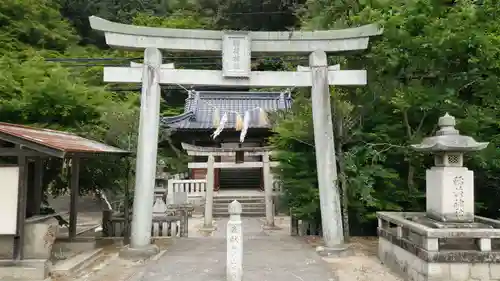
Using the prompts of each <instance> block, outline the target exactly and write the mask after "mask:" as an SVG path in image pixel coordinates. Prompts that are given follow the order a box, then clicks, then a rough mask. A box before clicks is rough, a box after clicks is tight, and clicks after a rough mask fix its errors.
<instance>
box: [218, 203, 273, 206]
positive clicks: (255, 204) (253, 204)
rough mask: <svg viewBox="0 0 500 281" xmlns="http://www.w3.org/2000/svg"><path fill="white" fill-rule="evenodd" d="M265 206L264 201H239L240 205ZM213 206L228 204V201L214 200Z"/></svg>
mask: <svg viewBox="0 0 500 281" xmlns="http://www.w3.org/2000/svg"><path fill="white" fill-rule="evenodd" d="M261 205H262V206H265V205H266V202H244V203H241V206H243V207H245V206H248V207H252V206H261ZM214 206H229V202H214Z"/></svg>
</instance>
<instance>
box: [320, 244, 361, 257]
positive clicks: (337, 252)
mask: <svg viewBox="0 0 500 281" xmlns="http://www.w3.org/2000/svg"><path fill="white" fill-rule="evenodd" d="M316 253H318V255H320V256H322V257H332V258H333V257H339V258H340V257H347V256H351V255H353V251H352V250H351V249H349V247H348V246H347V245H346V244H341V245H338V246H336V247H324V246H318V247H316Z"/></svg>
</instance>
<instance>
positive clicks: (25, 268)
mask: <svg viewBox="0 0 500 281" xmlns="http://www.w3.org/2000/svg"><path fill="white" fill-rule="evenodd" d="M51 266H52V263H51V262H50V261H49V260H22V261H12V260H0V280H12V279H13V280H33V281H35V280H36V281H41V280H45V279H46V278H47V277H48V276H49V272H50V268H51Z"/></svg>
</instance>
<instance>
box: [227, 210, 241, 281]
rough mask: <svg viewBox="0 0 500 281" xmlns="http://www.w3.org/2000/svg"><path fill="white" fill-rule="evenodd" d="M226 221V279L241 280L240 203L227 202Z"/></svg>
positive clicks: (228, 280) (229, 280)
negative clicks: (227, 217) (227, 213)
mask: <svg viewBox="0 0 500 281" xmlns="http://www.w3.org/2000/svg"><path fill="white" fill-rule="evenodd" d="M228 209H229V221H228V222H227V234H226V239H227V259H226V280H227V281H241V279H242V278H243V229H242V227H241V210H242V209H241V203H240V202H238V201H236V200H234V201H233V202H231V204H229V207H228Z"/></svg>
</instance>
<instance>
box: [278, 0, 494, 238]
mask: <svg viewBox="0 0 500 281" xmlns="http://www.w3.org/2000/svg"><path fill="white" fill-rule="evenodd" d="M361 3H363V4H361ZM499 13H500V5H498V3H496V2H495V1H466V0H464V1H460V0H458V1H453V2H451V1H450V2H445V1H427V0H410V1H382V0H381V1H359V2H358V1H326V0H325V1H321V0H320V1H316V0H314V1H309V2H308V3H307V4H306V6H305V7H304V9H303V10H302V15H303V17H304V18H303V24H304V25H303V26H304V28H308V29H326V28H333V27H345V26H355V25H360V24H366V23H374V22H375V23H380V24H381V25H382V26H383V27H384V29H385V30H384V34H383V36H381V37H380V38H377V39H375V40H372V42H371V43H370V45H371V47H370V48H369V50H368V51H366V52H365V53H363V54H360V55H350V56H346V57H337V58H336V60H337V61H338V62H340V63H341V64H342V65H343V67H344V68H346V69H359V68H366V69H367V70H368V73H369V82H368V85H367V86H366V87H363V88H357V89H352V88H342V89H337V90H336V91H335V93H333V92H332V98H333V107H334V108H335V114H334V123H335V124H336V126H335V129H336V145H337V157H338V166H339V167H338V168H339V189H340V190H341V191H342V192H343V195H346V196H345V197H344V198H343V205H344V207H347V209H348V210H349V212H348V213H349V214H350V218H351V220H354V221H356V222H358V221H366V220H370V219H371V218H373V214H374V211H377V210H408V211H409V210H422V209H423V208H424V204H425V202H424V200H422V199H423V198H424V195H425V194H424V193H425V183H424V180H425V169H426V167H428V166H429V165H430V163H431V162H430V161H431V157H430V156H428V155H421V154H419V153H416V152H414V151H411V150H410V149H409V148H408V145H409V144H412V143H417V142H419V141H421V140H422V138H423V137H425V136H429V135H432V134H434V133H435V130H436V127H437V119H438V117H439V116H442V115H443V114H444V113H445V112H449V113H450V114H452V115H454V116H456V117H457V121H458V129H459V130H461V132H462V133H463V134H468V135H471V136H473V137H475V138H476V139H478V140H481V141H490V142H491V144H490V146H489V148H488V149H486V150H485V151H482V152H481V153H477V154H472V155H470V157H469V158H468V159H467V160H468V161H467V163H466V165H467V166H469V167H470V168H472V169H474V170H475V172H476V174H475V175H476V180H475V184H476V201H477V202H478V205H477V207H478V211H479V212H480V213H483V214H486V215H488V216H493V217H495V216H498V207H497V206H496V202H495V199H494V198H496V197H497V196H498V194H499V189H498V185H497V179H498V176H499V174H498V173H497V171H498V164H499V162H498V149H497V148H496V147H497V145H498V144H497V143H498V137H499V135H498V132H499V130H498V129H499V121H498V120H499V119H498V107H499V105H500V104H499V101H498V98H497V97H496V94H497V93H499V90H500V85H499V82H498V81H499V80H498V78H499V74H500V61H499V58H500V56H499V55H500V48H499V47H498V46H499V44H498V43H499V38H500V37H499V35H500V29H499V28H500V25H499V24H498V21H497V20H495V18H496V15H498V14H499ZM311 127H312V123H311V113H310V110H309V109H308V108H307V107H306V106H302V107H298V110H297V111H294V112H292V113H289V114H286V115H285V118H283V119H282V120H279V121H278V126H277V128H276V132H278V134H277V135H276V136H275V138H274V139H273V143H274V144H275V145H277V146H278V147H280V148H282V150H283V151H287V152H283V153H282V154H281V155H280V156H279V157H280V159H281V161H282V163H284V164H283V165H282V167H281V168H283V169H282V171H281V175H282V176H283V178H284V179H286V180H285V183H286V184H285V186H286V187H287V190H288V192H287V193H288V194H289V195H290V196H289V197H290V198H292V199H291V201H290V202H291V204H292V206H294V207H296V209H297V210H295V211H296V212H297V214H299V215H301V216H313V217H314V218H317V212H318V211H317V207H318V202H317V200H318V199H317V195H316V194H317V191H316V190H315V189H314V188H310V187H311V186H315V185H316V183H315V179H314V177H313V175H314V171H311V172H308V173H307V175H303V174H300V175H299V176H294V175H297V174H298V173H300V172H302V173H304V171H303V169H302V167H304V166H305V164H306V163H308V164H309V165H308V167H313V165H310V163H312V161H313V160H314V157H313V153H314V148H313V146H312V145H304V143H306V142H307V143H311V141H312V137H311V136H310V135H309V134H304V131H306V130H309V131H310V128H311ZM297 131H301V133H295V132H297ZM288 151H292V152H288ZM285 161H287V162H285ZM299 171H300V172H299ZM292 179H293V180H294V181H295V182H293V181H292ZM304 190H309V195H304ZM299 194H300V196H299ZM311 198H316V202H315V203H311V202H310V201H311ZM313 206H316V209H314V208H312V207H313ZM345 209H346V208H344V210H345ZM346 222H347V221H346V220H345V219H344V223H346ZM356 225H357V226H356V227H353V226H351V231H353V232H354V233H358V232H359V231H361V229H360V225H359V224H357V223H356ZM372 229H373V228H372Z"/></svg>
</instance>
